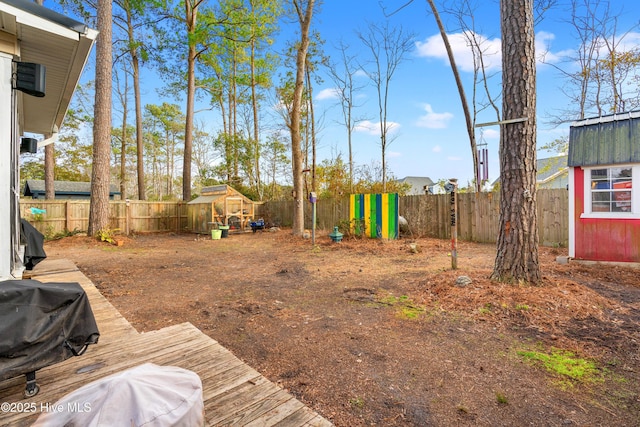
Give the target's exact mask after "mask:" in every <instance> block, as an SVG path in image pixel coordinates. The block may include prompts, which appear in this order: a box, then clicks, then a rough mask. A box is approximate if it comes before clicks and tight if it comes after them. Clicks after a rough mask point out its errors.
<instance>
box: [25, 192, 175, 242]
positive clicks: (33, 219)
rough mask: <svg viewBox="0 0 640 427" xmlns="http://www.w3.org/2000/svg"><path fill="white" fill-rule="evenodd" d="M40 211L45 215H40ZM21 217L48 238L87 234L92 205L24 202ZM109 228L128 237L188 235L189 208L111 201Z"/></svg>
mask: <svg viewBox="0 0 640 427" xmlns="http://www.w3.org/2000/svg"><path fill="white" fill-rule="evenodd" d="M31 208H35V209H34V210H33V211H32V209H31ZM38 210H44V211H45V212H44V213H37V212H38ZM34 212H36V213H34ZM20 215H21V217H22V218H24V219H26V220H28V221H29V222H30V223H31V224H33V225H34V226H35V227H36V229H38V231H40V232H41V233H42V234H44V235H45V236H51V235H55V234H58V233H64V232H68V231H69V232H73V231H86V230H87V228H88V226H89V201H88V200H58V199H56V200H29V199H22V200H20ZM109 227H110V228H111V229H112V230H114V231H116V232H118V233H125V234H129V233H132V232H136V233H145V232H161V231H175V232H182V231H187V230H186V227H187V205H186V204H185V203H184V202H147V201H140V200H130V201H128V202H127V201H124V200H123V201H109Z"/></svg>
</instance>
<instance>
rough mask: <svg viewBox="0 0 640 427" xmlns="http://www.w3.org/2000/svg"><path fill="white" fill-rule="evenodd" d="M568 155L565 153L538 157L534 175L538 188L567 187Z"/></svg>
mask: <svg viewBox="0 0 640 427" xmlns="http://www.w3.org/2000/svg"><path fill="white" fill-rule="evenodd" d="M568 157H569V156H566V155H565V156H556V157H548V158H546V159H538V174H537V176H536V181H537V183H538V188H564V189H566V188H567V185H568V184H569V167H568V166H567V158H568Z"/></svg>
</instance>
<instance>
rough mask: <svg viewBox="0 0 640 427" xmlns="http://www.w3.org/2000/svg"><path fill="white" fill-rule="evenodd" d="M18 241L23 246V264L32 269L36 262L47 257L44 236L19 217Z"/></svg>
mask: <svg viewBox="0 0 640 427" xmlns="http://www.w3.org/2000/svg"><path fill="white" fill-rule="evenodd" d="M20 241H21V242H20V243H22V244H23V245H25V248H24V266H25V268H26V269H27V270H33V267H35V266H36V264H37V263H39V262H40V261H42V260H43V259H45V258H46V257H47V254H46V253H45V252H44V236H43V235H42V233H40V232H39V231H38V230H37V229H36V228H35V227H34V226H33V225H31V224H30V223H29V221H27V220H26V219H24V218H21V219H20Z"/></svg>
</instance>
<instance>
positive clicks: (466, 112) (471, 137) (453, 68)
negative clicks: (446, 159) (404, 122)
mask: <svg viewBox="0 0 640 427" xmlns="http://www.w3.org/2000/svg"><path fill="white" fill-rule="evenodd" d="M427 1H428V2H429V6H431V11H432V12H433V16H434V17H435V19H436V23H437V24H438V29H439V30H440V36H441V37H442V42H443V43H444V47H445V49H446V50H447V56H448V57H449V63H450V64H451V71H452V72H453V77H454V78H455V79H456V86H457V87H458V94H459V96H460V101H461V104H462V111H463V112H464V119H465V122H466V124H467V135H469V143H470V144H471V155H472V157H473V176H474V177H475V178H476V191H477V192H480V191H481V190H482V182H481V181H480V179H478V178H479V175H478V147H477V146H476V136H475V135H476V134H475V131H474V129H473V120H472V119H471V113H470V112H469V104H468V103H467V97H466V95H465V92H464V86H463V85H462V79H461V78H460V73H459V72H458V67H457V66H456V61H455V58H454V56H453V50H452V49H451V44H450V43H449V37H448V36H447V30H446V29H445V28H444V25H443V24H442V20H441V19H440V14H439V13H438V9H437V8H436V5H435V3H434V2H433V0H427Z"/></svg>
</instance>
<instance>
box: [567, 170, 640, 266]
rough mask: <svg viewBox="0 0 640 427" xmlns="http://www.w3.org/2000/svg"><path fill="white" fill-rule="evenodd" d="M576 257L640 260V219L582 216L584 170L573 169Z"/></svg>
mask: <svg viewBox="0 0 640 427" xmlns="http://www.w3.org/2000/svg"><path fill="white" fill-rule="evenodd" d="M573 173H574V192H573V197H574V203H575V205H574V206H575V209H574V210H573V212H572V213H571V214H572V215H573V220H574V223H575V258H576V259H582V260H592V261H614V262H640V219H626V218H619V219H618V218H616V219H605V218H581V217H580V216H581V214H582V213H583V212H584V206H585V200H584V197H585V196H584V194H585V192H584V190H585V188H584V169H582V168H580V167H576V168H574V171H573Z"/></svg>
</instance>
